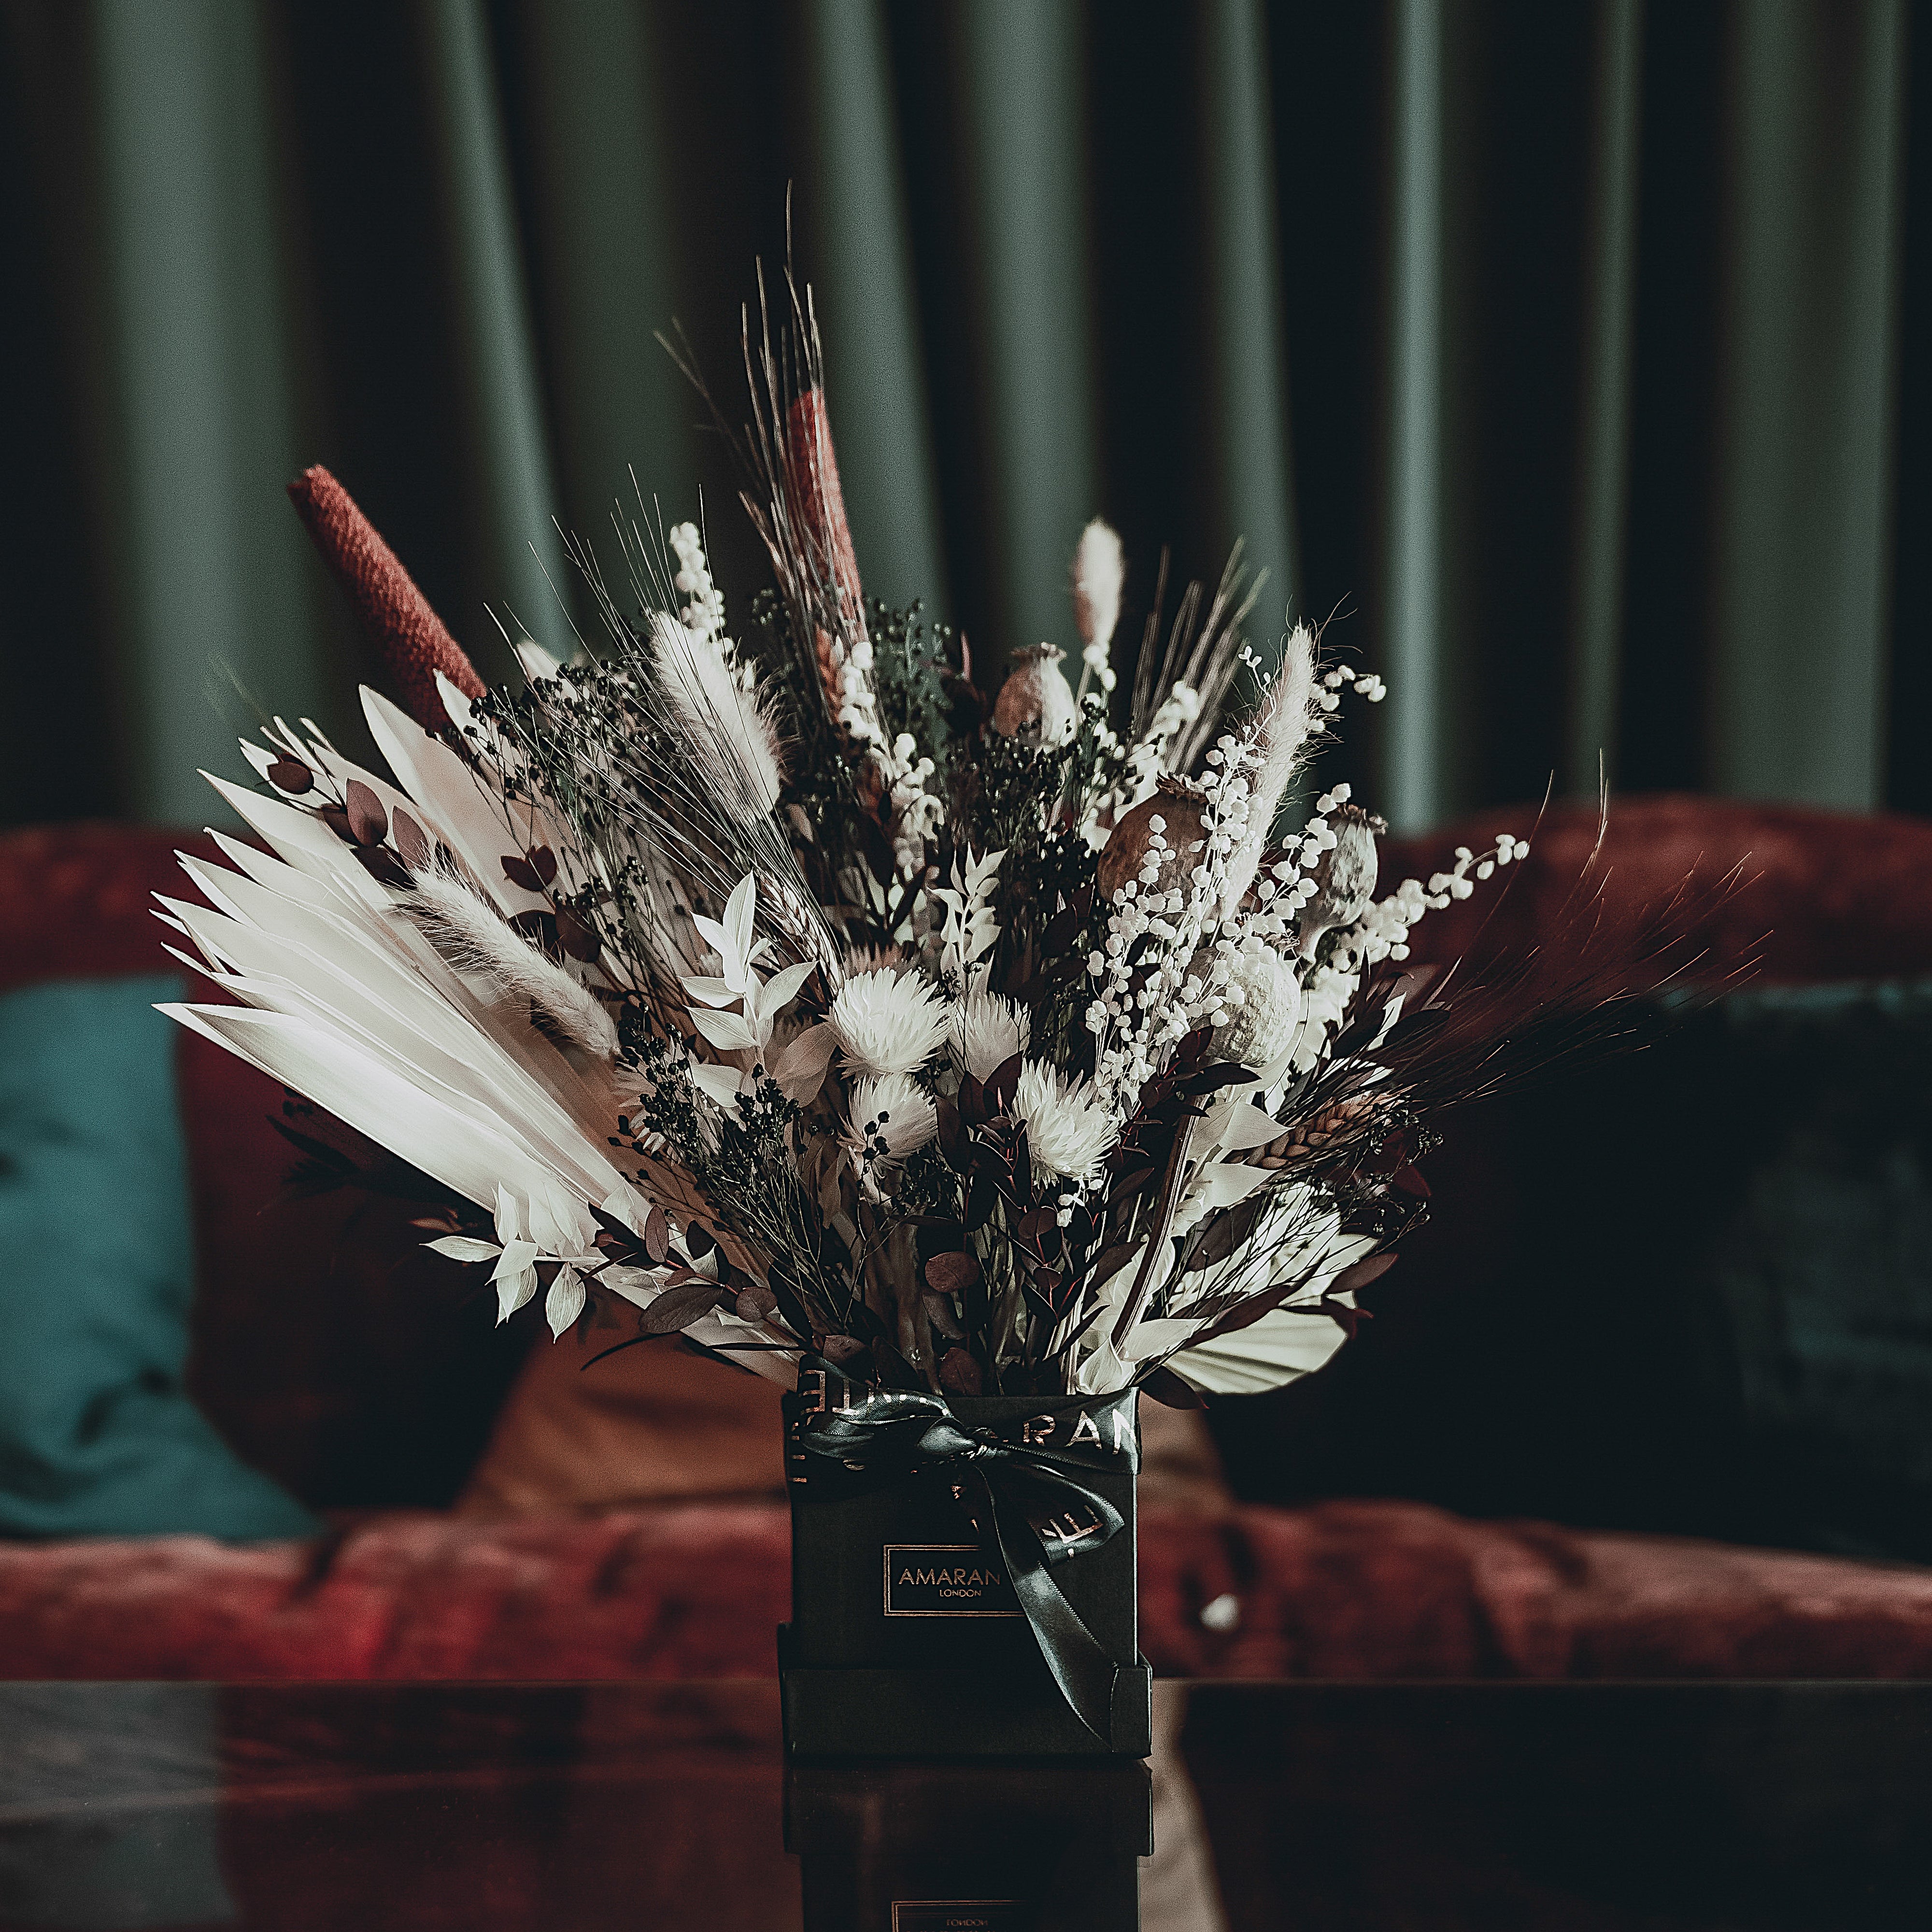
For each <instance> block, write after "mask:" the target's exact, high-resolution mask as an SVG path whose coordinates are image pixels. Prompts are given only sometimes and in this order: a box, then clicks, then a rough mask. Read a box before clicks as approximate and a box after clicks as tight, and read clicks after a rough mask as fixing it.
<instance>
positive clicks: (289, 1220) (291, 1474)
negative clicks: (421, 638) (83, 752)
mask: <svg viewBox="0 0 1932 1932" xmlns="http://www.w3.org/2000/svg"><path fill="white" fill-rule="evenodd" d="M209 799H210V802H211V804H212V803H213V802H214V794H213V793H210V794H209ZM177 849H180V850H187V851H191V852H193V853H196V854H198V855H199V856H202V857H203V858H209V859H212V858H214V857H216V856H218V855H217V853H216V850H215V847H214V843H213V841H211V839H209V838H207V837H206V836H205V835H202V834H198V833H197V834H192V835H191V834H190V833H187V832H183V831H176V830H172V829H162V828H156V827H154V826H126V825H53V826H39V827H36V828H34V829H30V830H26V831H18V832H8V833H6V834H5V835H0V991H5V990H7V989H11V988H13V987H17V986H31V985H35V984H40V983H45V982H46V981H49V980H54V979H58V978H68V979H73V978H80V977H109V976H115V977H118V976H122V975H127V974H139V973H157V972H169V971H173V970H175V968H174V962H172V961H171V960H170V959H169V958H168V956H167V954H166V951H165V950H163V949H164V945H165V942H166V941H168V940H169V938H171V937H172V935H170V934H169V932H168V930H167V929H166V927H165V926H163V925H162V924H161V923H160V921H159V920H157V919H156V918H155V917H154V901H153V898H152V896H151V895H152V894H154V893H155V892H165V893H167V894H169V895H173V896H180V895H182V894H183V893H184V892H192V887H191V886H190V885H189V882H188V880H187V877H185V875H184V874H183V872H182V871H181V865H180V862H179V860H178V858H177V856H176V852H177ZM168 1031H169V1032H171V1033H172V1035H173V1036H174V1037H173V1041H172V1051H173V1053H174V1056H175V1061H174V1064H175V1076H176V1079H177V1082H178V1091H179V1093H180V1095H181V1114H182V1118H183V1124H184V1130H185V1133H186V1139H187V1166H188V1181H189V1186H190V1195H191V1199H192V1202H193V1224H194V1233H195V1244H196V1253H197V1256H198V1259H199V1267H198V1269H197V1280H196V1297H195V1302H194V1308H193V1350H192V1352H191V1354H190V1358H189V1362H188V1369H187V1385H188V1388H189V1391H190V1393H191V1394H193V1397H194V1399H195V1400H196V1402H197V1403H199V1406H200V1407H201V1408H202V1410H203V1412H205V1414H207V1415H208V1416H209V1417H210V1418H211V1419H212V1420H213V1421H214V1424H215V1425H216V1427H217V1428H218V1429H219V1430H220V1433H221V1434H222V1436H223V1438H224V1439H226V1441H227V1442H230V1443H232V1444H233V1445H234V1447H235V1449H236V1452H237V1453H238V1454H239V1455H240V1456H241V1457H242V1458H243V1460H245V1461H247V1462H248V1463H251V1464H252V1465H253V1466H255V1467H256V1468H257V1469H263V1470H265V1471H266V1472H268V1473H269V1475H272V1476H274V1477H275V1478H276V1480H277V1481H279V1482H281V1484H284V1487H287V1488H288V1489H289V1490H291V1491H293V1493H295V1494H296V1496H299V1497H300V1498H301V1499H302V1501H303V1502H306V1503H308V1504H311V1505H316V1506H319V1507H334V1506H338V1505H359V1506H365V1507H366V1506H374V1507H381V1508H399V1507H408V1506H413V1505H431V1506H437V1507H440V1506H441V1505H444V1504H446V1503H448V1502H449V1501H450V1500H451V1499H452V1498H453V1497H454V1496H455V1495H456V1494H457V1493H458V1490H460V1489H461V1487H463V1482H464V1481H465V1479H466V1478H467V1477H468V1475H469V1472H470V1469H471V1468H472V1466H473V1465H474V1464H475V1460H476V1458H477V1457H478V1454H480V1453H481V1450H482V1448H483V1445H484V1441H485V1440H486V1439H487V1436H488V1433H489V1430H490V1423H491V1421H492V1420H493V1418H494V1416H495V1415H496V1410H497V1409H498V1407H499V1405H500V1403H501V1402H502V1396H503V1391H505V1388H508V1385H509V1383H510V1381H511V1378H512V1377H513V1376H514V1374H515V1373H516V1372H517V1367H519V1365H520V1362H521V1361H522V1358H523V1352H524V1350H525V1349H526V1346H528V1343H529V1340H530V1335H531V1331H530V1330H529V1328H527V1327H526V1326H524V1325H522V1324H519V1323H511V1324H510V1325H508V1326H507V1327H505V1328H496V1326H495V1325H494V1318H495V1314H496V1307H495V1302H494V1299H493V1298H492V1297H490V1296H489V1295H483V1296H481V1297H477V1296H476V1295H475V1293H474V1288H473V1284H472V1283H471V1282H470V1281H469V1278H468V1275H467V1273H466V1271H465V1270H463V1269H462V1268H459V1267H458V1266H457V1265H455V1263H454V1262H446V1261H444V1260H443V1259H441V1258H440V1256H435V1255H432V1254H429V1253H426V1252H425V1250H424V1249H423V1248H422V1245H421V1244H422V1235H421V1234H420V1233H419V1232H418V1231H416V1230H415V1229H412V1228H411V1227H410V1219H411V1217H413V1215H415V1214H419V1213H420V1212H421V1209H420V1208H419V1207H417V1206H416V1205H413V1204H412V1203H411V1202H407V1201H404V1200H401V1199H395V1198H392V1197H390V1196H384V1195H381V1194H374V1193H368V1192H367V1191H366V1190H337V1191H336V1192H335V1193H329V1194H324V1195H320V1196H314V1197H313V1198H309V1199H297V1200H288V1199H283V1198H278V1197H280V1196H281V1190H282V1186H283V1182H284V1178H285V1177H286V1176H287V1174H288V1172H289V1170H290V1167H291V1166H292V1165H293V1153H292V1151H291V1149H290V1147H289V1145H288V1144H287V1142H285V1141H284V1140H283V1139H281V1136H279V1135H278V1134H276V1133H275V1132H274V1131H273V1130H272V1129H271V1128H270V1127H269V1120H270V1118H271V1117H273V1116H277V1115H280V1114H281V1111H282V1109H283V1106H284V1095H283V1092H282V1089H281V1087H280V1086H278V1085H277V1084H276V1083H275V1082H274V1081H272V1080H270V1079H267V1078H266V1077H265V1076H263V1075H262V1074H260V1073H257V1072H256V1071H255V1070H254V1068H253V1067H249V1066H247V1065H245V1064H244V1063H243V1062H242V1061H239V1060H237V1059H236V1058H235V1057H234V1055H233V1054H230V1053H226V1052H223V1050H222V1049H221V1048H220V1047H218V1046H216V1045H215V1044H214V1043H213V1042H212V1041H211V1040H201V1039H198V1038H196V1037H193V1036H192V1035H190V1034H187V1031H185V1030H184V1029H183V1028H178V1027H176V1028H169V1029H168Z"/></svg>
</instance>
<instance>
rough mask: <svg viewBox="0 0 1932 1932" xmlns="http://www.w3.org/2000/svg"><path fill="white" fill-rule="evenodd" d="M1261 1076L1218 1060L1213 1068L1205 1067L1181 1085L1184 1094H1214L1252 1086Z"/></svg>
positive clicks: (1236, 1064) (1236, 1065) (1229, 1062)
mask: <svg viewBox="0 0 1932 1932" xmlns="http://www.w3.org/2000/svg"><path fill="white" fill-rule="evenodd" d="M1260 1078H1261V1076H1260V1075H1259V1074H1258V1073H1253V1072H1252V1071H1251V1070H1250V1069H1249V1068H1247V1067H1244V1066H1242V1065H1241V1064H1240V1063H1239V1062H1238V1061H1232V1060H1221V1061H1216V1062H1215V1064H1214V1065H1213V1066H1212V1067H1202V1070H1200V1072H1199V1073H1190V1074H1189V1075H1188V1076H1187V1078H1186V1079H1184V1080H1183V1081H1182V1082H1181V1083H1180V1091H1181V1092H1182V1093H1184V1094H1196V1095H1199V1094H1212V1093H1213V1092H1214V1091H1216V1090H1217V1088H1222V1087H1247V1086H1252V1085H1253V1083H1254V1082H1256V1081H1257V1080H1259V1079H1260Z"/></svg>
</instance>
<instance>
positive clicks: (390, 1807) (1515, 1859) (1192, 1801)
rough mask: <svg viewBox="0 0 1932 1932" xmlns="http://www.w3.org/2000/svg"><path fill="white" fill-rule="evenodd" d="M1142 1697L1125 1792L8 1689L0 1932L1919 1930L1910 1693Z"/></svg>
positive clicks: (521, 1710)
mask: <svg viewBox="0 0 1932 1932" xmlns="http://www.w3.org/2000/svg"><path fill="white" fill-rule="evenodd" d="M1156 1694H1157V1711H1156V1726H1155V1728H1156V1733H1157V1739H1158V1741H1159V1742H1158V1745H1157V1750H1156V1752H1155V1754H1154V1758H1153V1760H1151V1764H1150V1765H1149V1766H1146V1767H1143V1766H1141V1765H1140V1764H1139V1763H1126V1764H1113V1765H1108V1766H1090V1767H1088V1768H1085V1769H1082V1768H1078V1767H1072V1766H1023V1765H992V1764H970V1765H958V1764H956V1765H947V1764H944V1763H919V1764H907V1765H898V1766H886V1765H879V1764H870V1765H865V1766H848V1765H836V1764H820V1765H810V1766H794V1767H793V1768H791V1769H790V1771H789V1772H788V1771H787V1766H785V1764H784V1761H783V1758H782V1756H781V1749H780V1744H779V1734H778V1691H777V1686H776V1685H775V1684H773V1683H769V1682H757V1683H707V1684H672V1683H633V1684H595V1685H461V1684H457V1685H452V1684H443V1685H259V1686H250V1685H239V1686H222V1685H192V1684H165V1685H154V1684H98V1685H87V1684H23V1683H13V1684H0V1927H5V1928H13V1927H69V1928H74V1932H90V1929H91V1928H101V1932H106V1929H107V1928H117V1932H118V1928H136V1927H142V1928H160V1927H171V1928H186V1927H196V1928H199V1927H273V1928H275V1932H296V1928H301V1932H308V1928H311V1927H313V1928H315V1932H324V1928H326V1932H341V1928H344V1927H349V1928H353V1932H391V1928H395V1932H401V1928H410V1932H423V1929H425V1928H432V1927H434V1928H441V1927H450V1928H456V1927H462V1928H464V1932H496V1928H499V1927H502V1928H509V1927H540V1928H546V1932H547V1928H552V1927H556V1928H567V1932H603V1928H605V1927H610V1928H616V1927H624V1928H627V1932H630V1928H635V1929H636V1932H685V1928H687V1927H688V1928H691V1932H697V1928H700V1927H702V1928H703V1932H716V1928H719V1927H730V1928H732V1932H761V1928H766V1927H769V1928H771V1932H797V1929H798V1928H800V1927H810V1928H812V1929H813V1932H819V1928H824V1932H832V1928H836V1932H871V1928H874V1927H876V1928H880V1932H1020V1928H1025V1932H1047V1928H1049V1927H1052V1928H1058V1927H1078V1928H1081V1932H1109V1928H1112V1927H1131V1926H1133V1925H1134V1924H1136V1923H1138V1924H1140V1925H1142V1926H1144V1927H1148V1928H1149V1932H1218V1928H1222V1927H1226V1928H1228V1932H1245V1928H1248V1927H1290V1926H1295V1927H1302V1926H1306V1927H1322V1928H1328V1927H1380V1926H1388V1927H1401V1928H1403V1932H1409V1928H1420V1927H1470V1928H1476V1927H1481V1928H1483V1932H1494V1928H1514V1927H1541V1926H1551V1927H1564V1928H1566V1932H1610V1928H1632V1932H1635V1928H1643V1932H1678V1928H1686V1932H1688V1928H1692V1927H1696V1928H1700V1932H1716V1928H1724V1932H1732V1928H1742V1927H1778V1928H1781V1932H1782V1929H1783V1928H1799V1927H1820V1928H1824V1927H1833V1928H1837V1927H1866V1926H1870V1927H1886V1928H1891V1927H1921V1926H1926V1925H1932V1856H1928V1855H1927V1854H1928V1850H1932V1685H1879V1684H1808V1685H1715V1684H1712V1685H1526V1684H1482V1685H1290V1684H1242V1683H1226V1682H1217V1683H1211V1684H1199V1685H1189V1684H1184V1683H1178V1682H1169V1683H1163V1684H1160V1685H1157V1693H1156ZM1150 1832H1151V1840H1152V1843H1153V1851H1152V1854H1151V1856H1150V1855H1145V1853H1146V1850H1147V1844H1148V1838H1149V1835H1150ZM1136 1912H1138V1918H1136Z"/></svg>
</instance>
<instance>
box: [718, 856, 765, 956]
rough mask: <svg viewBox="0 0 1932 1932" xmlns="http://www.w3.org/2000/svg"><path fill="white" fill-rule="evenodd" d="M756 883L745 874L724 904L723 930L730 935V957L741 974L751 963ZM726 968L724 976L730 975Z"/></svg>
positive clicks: (748, 873)
mask: <svg viewBox="0 0 1932 1932" xmlns="http://www.w3.org/2000/svg"><path fill="white" fill-rule="evenodd" d="M757 904H758V882H757V878H756V877H755V876H754V874H751V873H750V872H747V873H746V874H745V876H744V877H742V879H740V880H739V881H738V883H737V884H736V886H733V888H732V891H731V896H730V898H729V899H728V900H727V901H726V902H725V907H724V930H725V931H726V932H727V933H728V934H729V935H730V941H731V956H732V959H733V961H734V962H736V965H737V966H738V968H739V972H740V974H742V972H743V971H744V970H745V968H746V967H748V965H750V963H751V919H752V916H753V915H754V913H756V911H757ZM726 975H727V977H729V975H730V968H728V967H727V968H726Z"/></svg>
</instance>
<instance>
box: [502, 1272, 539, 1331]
mask: <svg viewBox="0 0 1932 1932" xmlns="http://www.w3.org/2000/svg"><path fill="white" fill-rule="evenodd" d="M536 1292H537V1271H536V1270H535V1268H526V1269H524V1271H523V1273H522V1274H515V1275H505V1277H503V1278H502V1280H499V1282H498V1283H497V1284H496V1320H497V1322H498V1324H499V1325H501V1324H502V1323H503V1322H507V1321H508V1320H509V1319H510V1317H511V1316H513V1315H514V1314H515V1313H516V1312H517V1310H518V1309H520V1307H523V1304H524V1303H525V1302H526V1301H529V1298H530V1297H531V1296H532V1295H534V1294H535V1293H536Z"/></svg>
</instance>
